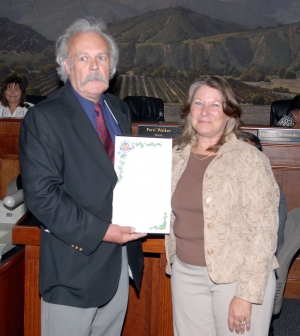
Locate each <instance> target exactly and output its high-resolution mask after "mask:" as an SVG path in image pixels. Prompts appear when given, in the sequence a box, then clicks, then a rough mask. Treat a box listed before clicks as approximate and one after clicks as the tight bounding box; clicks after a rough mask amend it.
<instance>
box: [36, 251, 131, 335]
mask: <svg viewBox="0 0 300 336" xmlns="http://www.w3.org/2000/svg"><path fill="white" fill-rule="evenodd" d="M128 287H129V277H128V260H127V251H126V247H125V246H124V247H123V248H122V270H121V277H120V281H119V286H118V289H117V292H116V294H115V295H114V297H113V298H112V299H111V300H110V301H109V302H108V303H107V304H106V305H105V306H103V307H100V308H99V307H95V308H77V307H70V306H64V305H58V304H53V303H48V302H45V301H44V300H43V299H42V309H41V314H42V321H41V322H42V323H41V324H42V336H117V335H120V334H121V330H122V326H123V322H124V317H125V313H126V309H127V303H128V290H129V288H128Z"/></svg>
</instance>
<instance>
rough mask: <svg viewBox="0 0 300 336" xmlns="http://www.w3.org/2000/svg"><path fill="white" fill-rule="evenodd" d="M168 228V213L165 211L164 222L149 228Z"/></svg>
mask: <svg viewBox="0 0 300 336" xmlns="http://www.w3.org/2000/svg"><path fill="white" fill-rule="evenodd" d="M166 228H167V213H166V212H164V219H163V223H162V224H161V225H158V226H157V225H155V226H151V227H150V228H149V230H153V229H155V230H165V229H166Z"/></svg>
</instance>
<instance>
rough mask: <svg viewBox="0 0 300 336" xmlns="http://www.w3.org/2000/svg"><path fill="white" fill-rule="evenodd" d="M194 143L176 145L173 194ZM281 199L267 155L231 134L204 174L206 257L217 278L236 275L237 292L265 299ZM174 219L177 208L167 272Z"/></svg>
mask: <svg viewBox="0 0 300 336" xmlns="http://www.w3.org/2000/svg"><path fill="white" fill-rule="evenodd" d="M190 149H191V147H190V145H188V146H186V147H185V148H184V149H183V150H181V149H180V148H179V147H177V146H175V147H174V149H173V175H172V194H173V193H174V190H175V187H176V185H177V182H178V180H179V178H180V177H181V175H182V173H183V171H184V170H185V168H186V165H187V162H188V159H189V155H190ZM191 196H192V195H191ZM278 204H279V188H278V184H277V183H276V180H275V178H274V175H273V172H272V169H271V166H270V163H269V160H268V158H267V157H266V156H265V155H264V154H263V153H262V152H260V151H259V150H257V149H256V148H255V147H254V146H251V145H249V144H247V143H246V142H243V141H240V140H237V139H236V137H235V135H232V136H231V137H230V140H229V141H228V142H227V143H226V144H224V145H223V146H222V147H221V148H220V149H219V151H218V154H217V155H216V157H215V158H214V159H213V161H212V162H211V163H210V164H209V166H208V167H207V169H206V171H205V174H204V179H203V214H204V249H205V260H206V264H207V270H208V273H209V276H210V278H211V280H212V281H213V282H215V283H231V282H235V281H236V282H237V288H236V293H235V295H236V296H237V297H239V298H241V299H243V300H246V301H249V302H252V303H257V304H261V303H262V301H263V298H264V293H265V289H266V285H267V282H268V279H269V274H270V271H271V270H273V269H275V268H277V267H278V263H277V260H276V257H275V251H276V245H277V229H278ZM174 220H175V216H174V214H173V213H172V215H171V230H170V235H167V236H166V251H167V261H168V264H167V273H168V274H171V264H172V263H173V261H174V258H175V254H176V239H175V235H174V231H173V224H174Z"/></svg>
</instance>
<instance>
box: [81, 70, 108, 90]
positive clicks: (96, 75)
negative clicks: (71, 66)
mask: <svg viewBox="0 0 300 336" xmlns="http://www.w3.org/2000/svg"><path fill="white" fill-rule="evenodd" d="M95 79H96V80H99V81H101V82H103V83H104V84H106V85H107V86H108V85H109V82H108V80H107V79H106V78H105V77H103V76H102V75H101V74H100V73H97V72H96V73H92V74H90V75H88V76H87V77H86V78H85V80H84V81H83V82H82V83H80V87H83V86H85V85H86V84H87V83H88V82H92V81H93V80H95Z"/></svg>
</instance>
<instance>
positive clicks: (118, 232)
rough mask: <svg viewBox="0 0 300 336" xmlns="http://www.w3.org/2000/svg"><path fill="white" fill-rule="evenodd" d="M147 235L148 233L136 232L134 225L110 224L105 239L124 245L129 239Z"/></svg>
mask: <svg viewBox="0 0 300 336" xmlns="http://www.w3.org/2000/svg"><path fill="white" fill-rule="evenodd" d="M145 236H147V233H135V228H134V227H131V226H120V225H117V224H110V225H109V227H108V229H107V231H106V234H105V236H104V238H103V241H105V242H109V243H115V244H120V245H123V244H125V243H127V242H129V241H132V240H136V239H139V238H143V237H145Z"/></svg>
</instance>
